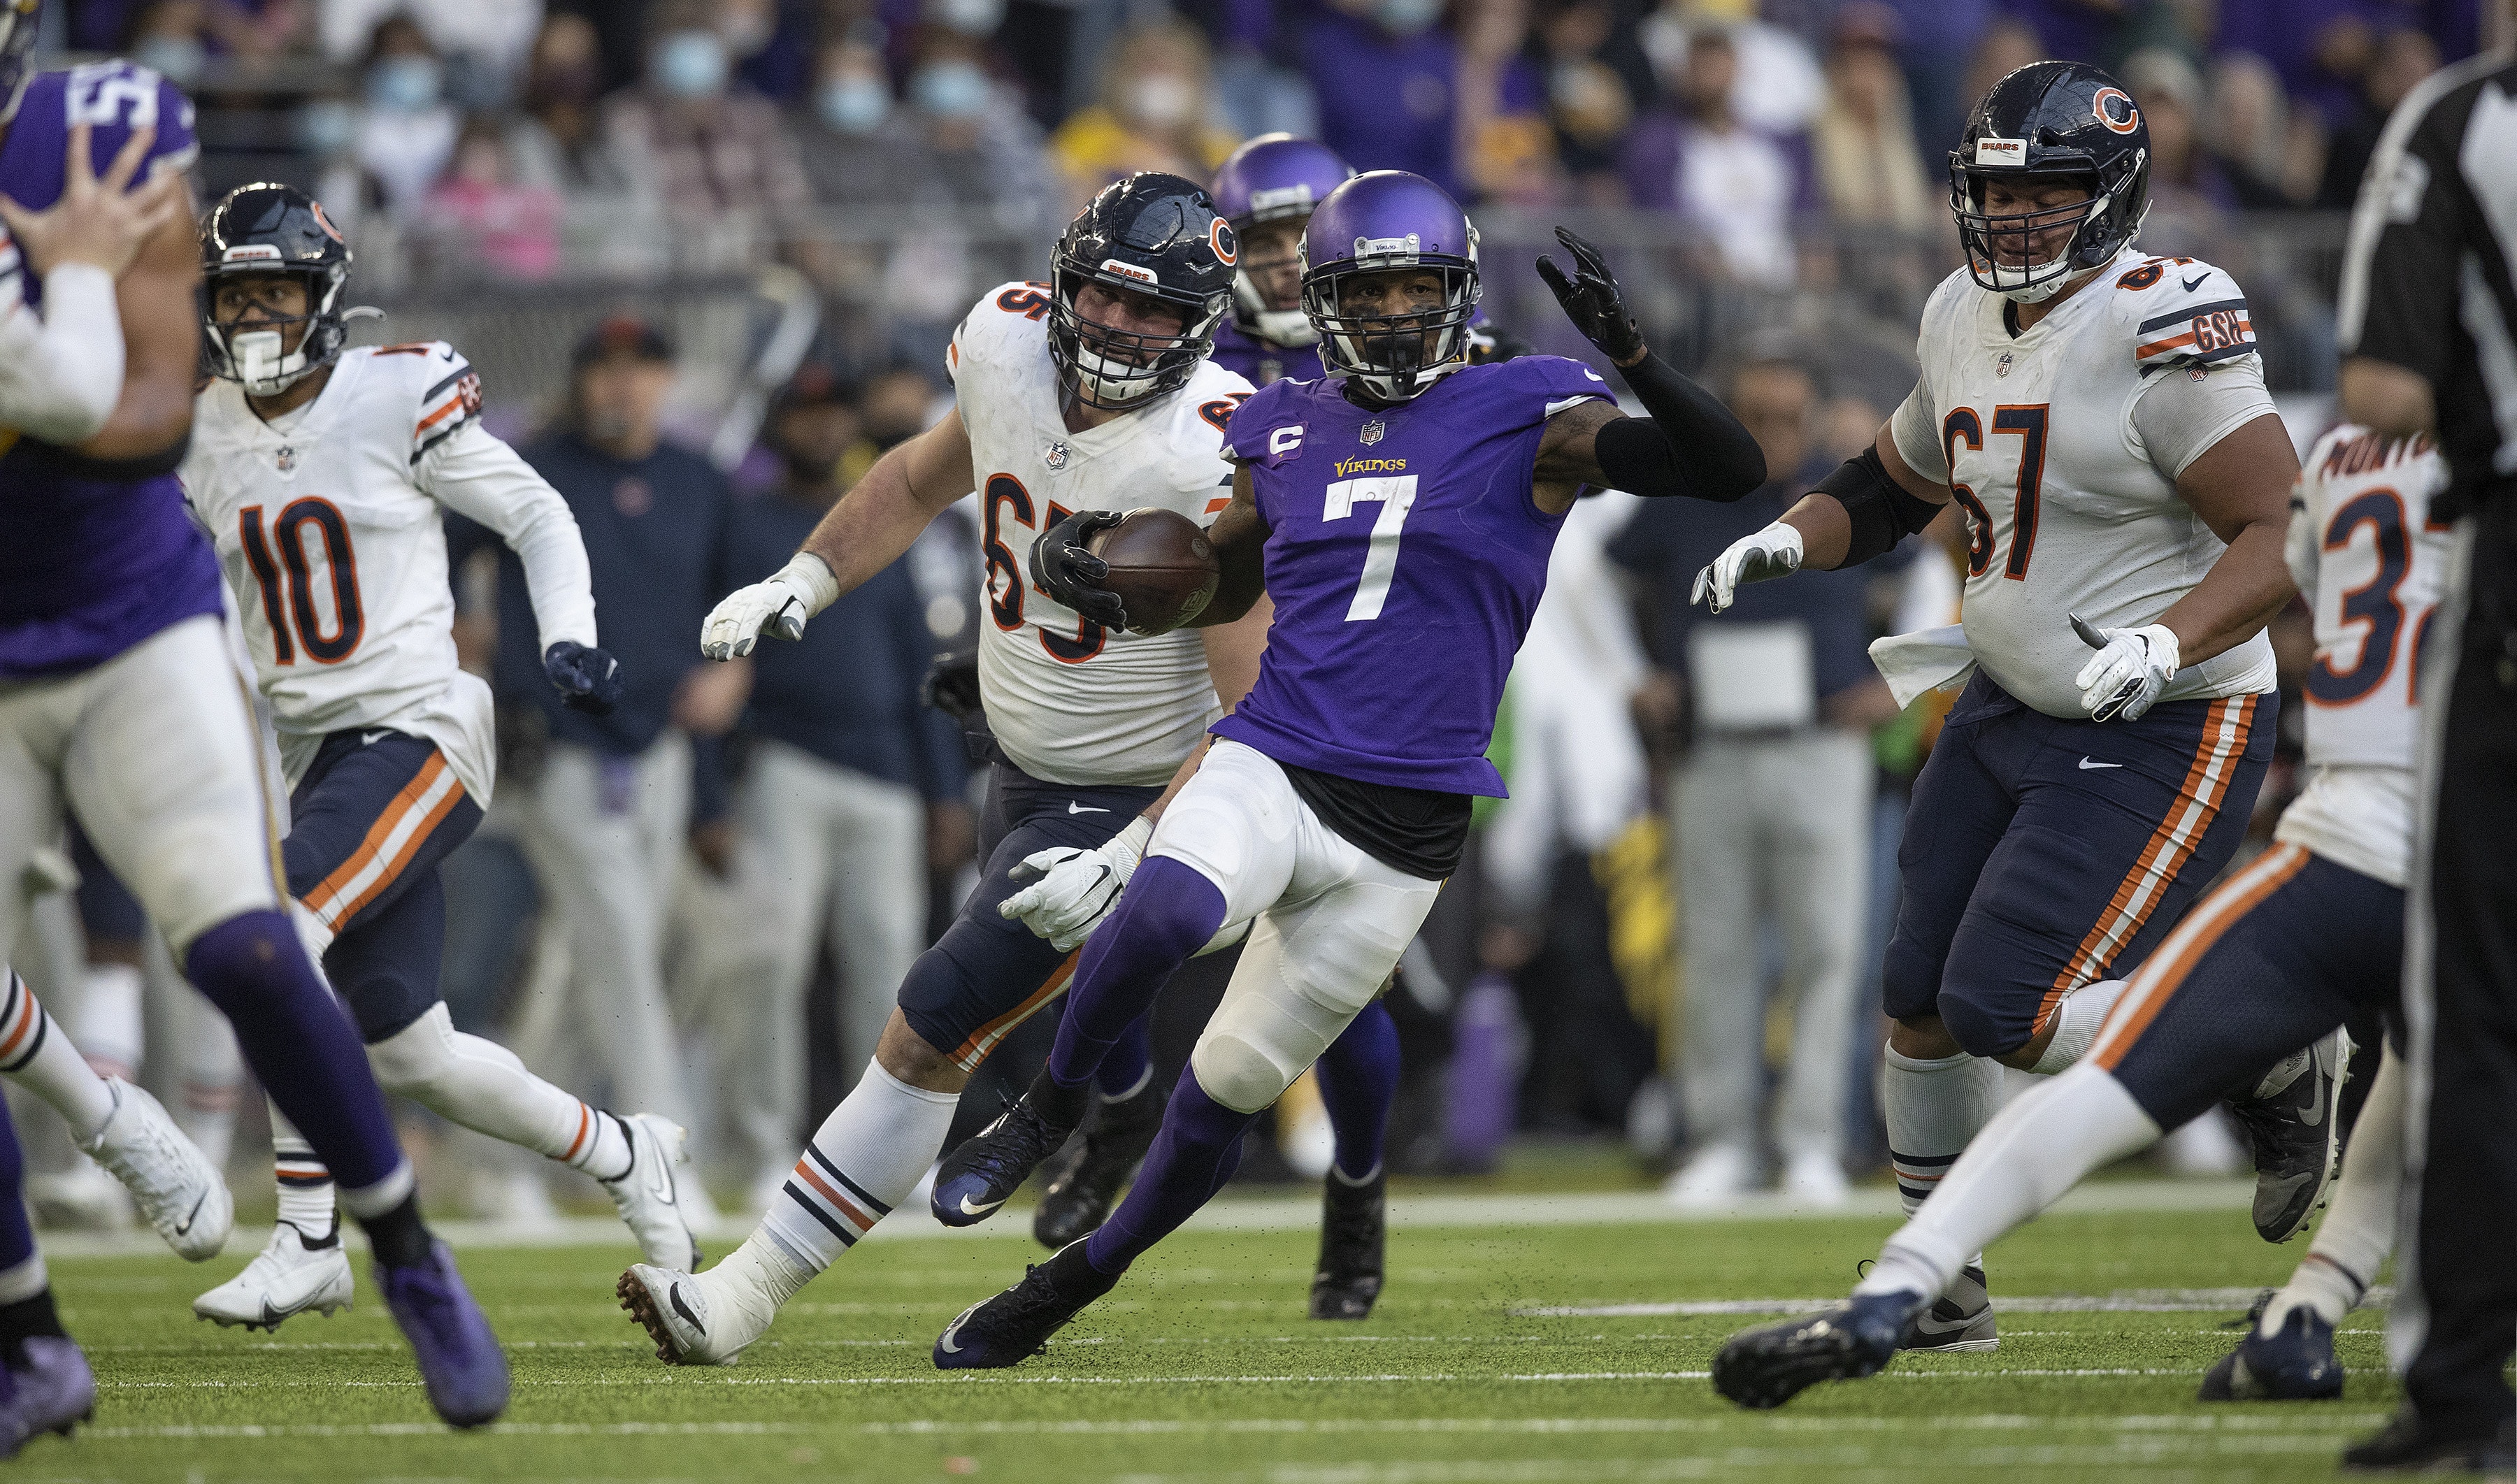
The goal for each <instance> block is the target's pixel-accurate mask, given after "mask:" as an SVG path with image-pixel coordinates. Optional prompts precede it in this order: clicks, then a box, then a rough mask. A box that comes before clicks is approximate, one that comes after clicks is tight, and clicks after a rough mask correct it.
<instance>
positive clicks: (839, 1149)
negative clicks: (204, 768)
mask: <svg viewBox="0 0 2517 1484" xmlns="http://www.w3.org/2000/svg"><path fill="white" fill-rule="evenodd" d="M960 1101H961V1095H960V1093H958V1092H929V1091H927V1090H926V1089H924V1088H922V1087H913V1086H911V1085H909V1084H908V1083H907V1082H904V1081H901V1080H900V1079H898V1078H896V1077H894V1076H892V1075H891V1074H890V1073H888V1072H885V1071H884V1070H882V1064H881V1063H880V1062H868V1063H867V1064H866V1073H865V1076H863V1077H861V1078H859V1079H857V1084H856V1086H855V1087H854V1088H853V1089H851V1090H850V1091H849V1093H848V1095H847V1096H846V1097H845V1098H843V1099H841V1100H840V1102H839V1106H837V1107H836V1108H833V1109H832V1110H831V1116H830V1117H829V1118H827V1119H824V1120H823V1121H822V1126H821V1127H819V1128H817V1129H815V1130H814V1131H813V1141H812V1142H811V1143H810V1144H807V1145H805V1146H804V1157H803V1158H802V1159H800V1160H797V1161H796V1162H795V1169H794V1172H793V1173H792V1174H790V1175H789V1176H788V1177H787V1184H786V1186H785V1187H784V1189H782V1190H781V1191H780V1193H779V1196H778V1198H777V1199H776V1200H774V1201H772V1202H770V1203H769V1214H768V1215H766V1216H764V1217H762V1218H761V1222H760V1230H759V1231H758V1232H757V1233H756V1234H755V1235H754V1236H753V1238H752V1240H753V1241H754V1242H756V1241H759V1240H760V1239H761V1238H763V1237H765V1238H768V1239H769V1240H771V1241H773V1242H775V1243H777V1244H778V1246H779V1248H780V1249H781V1250H782V1251H785V1253H786V1254H787V1255H788V1256H789V1257H790V1258H792V1259H793V1260H794V1261H795V1262H797V1263H799V1264H801V1265H802V1266H803V1267H804V1268H805V1269H806V1270H807V1273H808V1276H809V1274H811V1273H818V1272H820V1271H822V1269H824V1268H826V1267H829V1266H830V1265H831V1264H832V1262H835V1261H837V1260H838V1256H839V1253H841V1252H843V1251H847V1250H848V1249H849V1248H851V1247H854V1246H856V1243H857V1239H858V1238H860V1237H862V1236H864V1235H865V1234H866V1233H867V1232H869V1231H871V1230H873V1229H874V1224H875V1222H876V1221H879V1220H881V1219H882V1218H883V1217H884V1216H887V1215H889V1214H890V1213H891V1208H893V1207H895V1206H897V1205H899V1204H900V1203H901V1202H903V1201H906V1200H908V1199H909V1195H910V1192H912V1191H914V1190H916V1189H917V1182H918V1181H919V1180H920V1179H921V1178H923V1177H924V1176H925V1174H926V1170H927V1166H931V1165H933V1164H934V1163H935V1156H936V1155H937V1154H939V1153H941V1152H942V1151H943V1148H944V1136H945V1135H946V1134H948V1133H950V1132H952V1130H953V1110H954V1108H955V1107H956V1106H958V1105H959V1104H960ZM745 1245H746V1246H747V1247H748V1246H749V1245H750V1244H749V1243H747V1244H745Z"/></svg>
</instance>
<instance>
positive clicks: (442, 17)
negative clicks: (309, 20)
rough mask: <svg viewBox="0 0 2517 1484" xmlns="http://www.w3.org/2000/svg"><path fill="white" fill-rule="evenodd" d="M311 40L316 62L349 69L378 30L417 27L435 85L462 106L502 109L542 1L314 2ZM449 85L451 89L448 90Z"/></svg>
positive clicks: (535, 29) (535, 26)
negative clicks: (437, 70) (435, 72)
mask: <svg viewBox="0 0 2517 1484" xmlns="http://www.w3.org/2000/svg"><path fill="white" fill-rule="evenodd" d="M317 3H318V4H319V6H320V10H319V11H318V15H317V21H316V40H317V42H318V44H319V45H320V47H321V48H322V51H323V55H324V56H326V57H328V58H330V59H331V60H333V61H334V62H349V61H351V60H353V59H354V58H356V57H358V56H359V53H360V48H361V47H362V46H363V45H369V44H370V38H371V37H373V36H374V35H375V33H376V30H377V28H378V27H379V26H381V25H383V24H385V23H386V22H387V21H391V20H394V19H397V18H399V19H402V20H405V21H408V22H409V23H410V24H411V25H412V26H414V27H415V28H417V30H418V31H419V33H420V35H421V36H422V37H423V38H424V39H425V40H426V42H427V45H428V51H429V53H430V55H432V56H434V57H437V58H438V59H440V62H441V64H442V65H443V64H449V63H450V64H451V65H450V67H445V68H444V70H442V72H441V77H440V85H441V88H442V89H444V90H445V91H448V92H451V93H454V94H458V95H460V96H461V97H462V100H463V102H464V103H465V104H467V105H469V106H475V107H491V106H496V105H498V104H500V103H502V102H504V100H505V98H506V95H507V92H508V90H509V85H510V82H511V80H512V79H513V78H514V77H515V75H516V74H517V72H519V71H520V70H522V68H523V65H524V61H525V56H526V54H527V52H528V51H529V50H531V48H532V47H533V37H534V35H535V34H536V33H537V32H539V31H540V29H541V24H542V0H428V3H427V4H424V5H416V4H412V3H411V0H317ZM449 79H450V82H451V86H448V80H449Z"/></svg>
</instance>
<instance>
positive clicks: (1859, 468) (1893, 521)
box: [1815, 447, 1941, 567]
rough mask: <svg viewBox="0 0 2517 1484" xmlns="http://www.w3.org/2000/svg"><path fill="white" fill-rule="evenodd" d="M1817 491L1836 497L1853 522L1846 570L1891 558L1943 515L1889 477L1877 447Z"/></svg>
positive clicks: (1837, 471)
mask: <svg viewBox="0 0 2517 1484" xmlns="http://www.w3.org/2000/svg"><path fill="white" fill-rule="evenodd" d="M1815 492H1816V493H1819V494H1826V495H1831V496H1833V497H1834V499H1835V502H1836V503H1837V504H1839V505H1842V506H1843V507H1844V513H1845V514H1846V515H1847V516H1849V517H1851V518H1852V520H1853V544H1852V545H1851V546H1850V547H1848V548H1847V549H1846V551H1845V554H1844V565H1845V566H1847V567H1852V566H1855V565H1856V564H1858V563H1862V562H1868V561H1871V560H1872V559H1874V558H1877V557H1882V556H1885V555H1887V554H1888V552H1889V551H1890V550H1891V549H1892V548H1894V547H1895V546H1896V544H1897V543H1898V541H1901V540H1903V539H1904V538H1905V537H1907V536H1909V535H1911V534H1913V533H1914V532H1915V531H1918V530H1922V529H1923V528H1924V527H1926V526H1929V525H1930V524H1932V519H1933V517H1935V516H1937V515H1939V514H1940V513H1941V507H1940V506H1938V505H1935V504H1933V503H1932V502H1931V501H1929V500H1923V499H1916V498H1915V497H1914V496H1913V495H1911V494H1908V493H1906V492H1905V488H1904V487H1903V486H1902V485H1899V484H1898V483H1897V481H1896V479H1895V478H1894V477H1892V476H1891V475H1890V474H1889V473H1888V466H1887V465H1886V464H1885V463H1883V462H1881V461H1880V458H1879V450H1878V449H1877V448H1875V447H1872V448H1864V449H1862V450H1861V451H1860V452H1859V453H1857V454H1855V455H1854V456H1853V457H1851V458H1848V459H1846V460H1845V461H1844V462H1843V463H1841V464H1838V465H1837V466H1836V468H1835V472H1834V473H1832V474H1830V475H1828V476H1827V477H1826V478H1824V479H1822V480H1820V481H1818V483H1817V489H1816V490H1815Z"/></svg>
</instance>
